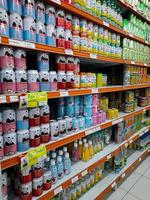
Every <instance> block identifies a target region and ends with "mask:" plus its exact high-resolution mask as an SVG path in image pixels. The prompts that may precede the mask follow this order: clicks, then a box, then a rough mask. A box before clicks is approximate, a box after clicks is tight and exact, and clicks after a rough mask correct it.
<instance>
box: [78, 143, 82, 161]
mask: <svg viewBox="0 0 150 200" xmlns="http://www.w3.org/2000/svg"><path fill="white" fill-rule="evenodd" d="M78 151H79V159H80V160H81V159H82V152H83V143H82V140H79V145H78Z"/></svg>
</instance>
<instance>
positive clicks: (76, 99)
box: [74, 96, 80, 105]
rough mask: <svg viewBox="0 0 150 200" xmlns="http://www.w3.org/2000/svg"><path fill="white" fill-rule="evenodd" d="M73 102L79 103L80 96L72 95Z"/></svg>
mask: <svg viewBox="0 0 150 200" xmlns="http://www.w3.org/2000/svg"><path fill="white" fill-rule="evenodd" d="M74 104H75V105H80V97H79V96H76V97H74Z"/></svg>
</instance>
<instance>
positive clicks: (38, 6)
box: [35, 0, 45, 23]
mask: <svg viewBox="0 0 150 200" xmlns="http://www.w3.org/2000/svg"><path fill="white" fill-rule="evenodd" d="M35 17H36V20H37V21H41V22H43V23H45V4H44V3H43V2H42V1H38V0H37V1H36V3H35Z"/></svg>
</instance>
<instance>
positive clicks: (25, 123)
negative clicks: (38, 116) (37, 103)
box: [16, 109, 29, 130]
mask: <svg viewBox="0 0 150 200" xmlns="http://www.w3.org/2000/svg"><path fill="white" fill-rule="evenodd" d="M16 128H17V130H24V129H28V128H29V113H28V109H17V110H16Z"/></svg>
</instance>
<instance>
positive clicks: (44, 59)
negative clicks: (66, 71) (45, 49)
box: [37, 53, 49, 71]
mask: <svg viewBox="0 0 150 200" xmlns="http://www.w3.org/2000/svg"><path fill="white" fill-rule="evenodd" d="M37 69H38V70H39V71H49V55H48V54H47V53H38V55H37Z"/></svg>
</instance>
